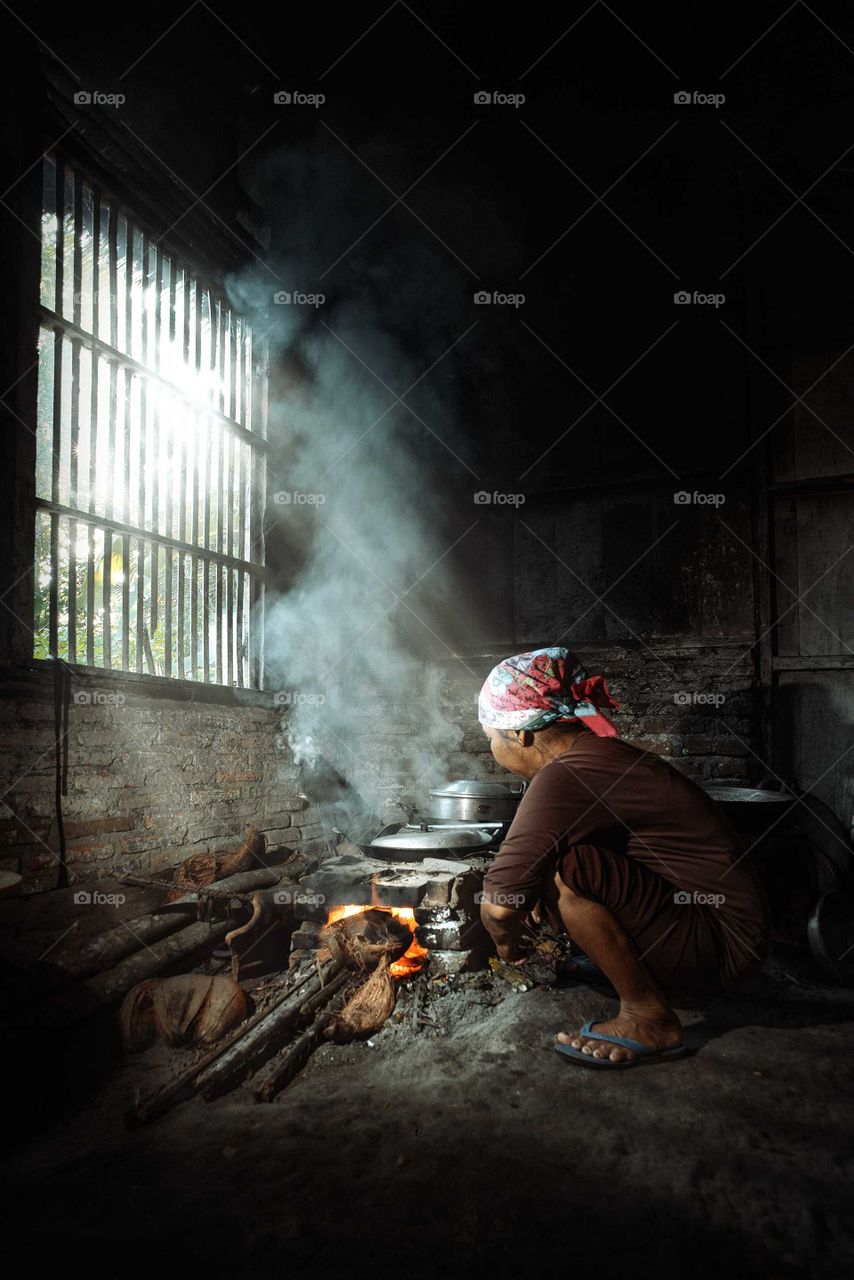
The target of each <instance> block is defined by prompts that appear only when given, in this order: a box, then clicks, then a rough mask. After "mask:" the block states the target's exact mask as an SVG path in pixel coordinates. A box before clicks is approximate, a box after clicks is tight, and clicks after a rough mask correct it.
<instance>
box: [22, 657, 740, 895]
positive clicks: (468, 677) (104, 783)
mask: <svg viewBox="0 0 854 1280" xmlns="http://www.w3.org/2000/svg"><path fill="white" fill-rule="evenodd" d="M502 656H504V654H503V652H502V653H498V652H495V653H491V654H480V655H477V656H475V657H467V658H466V659H465V664H463V663H462V662H461V661H457V660H453V659H450V658H449V659H448V660H447V661H441V662H437V663H435V664H434V666H433V668H432V669H431V670H430V671H429V672H428V673H427V674H426V676H425V686H424V687H425V689H426V690H427V692H428V695H429V699H432V700H434V701H435V703H436V705H437V708H438V720H439V736H438V741H439V743H440V748H441V749H440V760H441V761H442V762H443V764H444V768H445V774H446V777H447V778H460V777H488V776H497V777H500V778H502V779H504V780H509V775H507V774H505V772H504V771H503V770H500V769H498V766H497V765H496V764H495V762H494V761H493V759H492V756H491V755H490V753H489V750H488V746H487V741H486V738H485V737H484V735H483V732H482V730H481V729H480V726H479V725H478V722H477V715H476V710H475V699H476V695H477V691H478V688H479V686H480V683H481V681H482V680H483V677H484V676H485V675H486V673H487V671H488V670H489V668H490V667H491V666H492V665H493V664H494V662H495V661H496V660H497V659H498V658H499V657H502ZM582 657H583V659H584V661H585V662H586V663H587V665H588V668H589V670H590V671H601V672H603V673H604V674H605V675H606V677H607V678H608V681H609V686H610V688H611V690H612V692H613V694H614V696H615V697H616V699H617V700H618V702H620V703H621V706H622V710H621V712H620V713H619V714H618V715H615V720H616V722H617V724H618V726H619V729H620V733H621V735H622V736H623V737H625V738H627V739H628V740H629V741H631V742H635V743H637V744H638V745H640V746H643V747H645V748H646V749H647V750H650V751H655V752H657V753H659V754H660V755H663V756H666V757H667V758H668V759H670V760H672V762H673V763H674V765H676V767H677V768H679V769H681V770H683V771H684V772H685V773H687V774H688V775H689V776H691V777H693V778H696V779H697V780H699V781H713V782H721V783H734V784H738V783H744V782H749V781H753V782H755V781H757V780H758V778H759V776H760V775H761V773H762V768H761V765H760V764H759V762H758V760H756V758H755V757H754V756H753V755H752V754H751V747H752V745H753V714H754V712H753V692H752V686H753V671H752V665H751V660H750V657H749V653H748V652H747V651H746V650H745V649H744V647H743V646H741V647H737V646H712V645H706V646H700V645H698V646H684V645H682V646H672V647H670V648H667V647H661V646H659V647H657V648H656V649H655V650H654V651H650V652H647V651H646V650H641V649H634V650H628V649H624V648H617V647H608V648H603V649H601V650H596V651H593V650H584V651H583V654H582ZM74 690H75V691H76V693H77V694H78V695H80V694H82V695H84V696H86V695H88V696H89V697H90V699H91V700H90V701H88V702H79V701H72V705H71V709H70V732H69V739H68V743H69V752H68V756H69V775H68V795H67V796H66V798H65V800H64V805H63V808H64V814H65V829H66V837H67V849H68V862H69V867H70V869H71V871H72V873H73V876H74V877H76V878H79V879H87V878H89V879H91V878H94V877H97V876H100V875H104V874H106V873H107V872H108V871H109V869H110V868H111V867H113V866H115V865H116V863H123V864H125V865H134V866H136V867H137V868H138V869H139V870H141V871H154V870H157V869H158V868H162V867H164V866H168V865H170V864H172V863H174V862H176V861H179V860H181V859H182V858H184V857H187V856H189V854H191V853H195V852H198V851H200V850H209V849H234V848H236V847H237V845H238V844H239V841H240V836H241V832H242V830H243V828H244V826H245V825H246V823H247V822H255V823H256V824H257V825H258V826H259V827H260V828H261V829H262V830H263V831H265V832H266V834H267V837H268V839H269V841H270V843H271V844H290V845H294V846H300V847H303V848H305V847H310V846H311V845H312V843H313V842H315V841H318V840H320V839H321V838H322V836H323V825H322V823H321V821H320V816H321V815H320V814H319V813H318V812H317V810H316V809H315V808H314V807H313V806H312V805H309V804H308V803H307V801H306V800H304V799H303V798H302V797H301V796H300V795H299V784H298V779H297V772H298V771H297V768H296V766H295V765H294V763H293V760H292V758H291V756H290V753H289V750H288V747H287V745H286V743H285V741H284V739H283V735H282V733H281V723H280V714H281V713H280V711H279V710H278V709H275V708H273V707H271V706H269V705H264V704H265V702H266V701H268V700H267V699H265V697H264V695H258V694H246V695H240V694H239V693H238V692H237V691H234V693H233V695H232V692H231V691H226V696H227V697H228V698H229V699H230V702H229V704H228V705H226V704H223V703H217V702H211V701H200V700H198V701H197V700H192V701H189V700H188V699H190V698H193V699H196V698H198V699H201V698H202V697H205V698H206V699H207V698H210V697H211V696H212V695H211V694H210V691H207V690H199V691H198V693H196V692H195V691H188V690H187V689H186V687H183V688H181V689H179V688H175V687H173V689H172V690H171V691H170V692H171V696H164V690H163V689H162V687H159V686H158V688H157V689H155V690H152V686H150V685H149V686H147V685H146V682H144V681H143V682H139V681H137V682H134V681H124V680H121V681H109V680H107V679H101V680H98V679H97V678H95V677H92V678H90V679H86V678H83V677H81V678H80V679H79V680H75V682H74ZM710 694H714V695H720V696H722V697H723V698H724V701H723V703H722V704H720V705H714V704H713V703H711V702H709V701H697V700H696V699H695V695H699V697H700V698H701V699H703V698H706V699H707V698H708V696H709V695H710ZM105 695H106V697H105ZM116 695H120V698H123V699H124V701H119V700H118V698H117V697H116ZM214 696H216V695H214ZM219 696H222V695H221V694H220V695H219ZM241 696H242V697H244V698H245V699H246V701H247V702H249V703H251V704H252V705H242V706H241V705H237V703H236V702H235V701H234V699H237V698H239V697H241ZM353 697H354V711H355V716H354V719H355V722H356V723H357V724H358V725H359V726H360V727H359V730H358V731H357V732H356V733H355V734H354V738H353V742H352V744H350V749H349V750H348V751H347V753H346V757H345V758H344V759H338V760H336V761H335V763H336V764H337V765H338V767H339V768H340V770H341V772H342V773H343V774H344V776H345V777H347V779H348V780H349V781H350V782H352V783H353V785H354V786H355V787H356V788H357V790H359V791H360V792H361V794H362V796H363V798H364V799H365V800H366V801H367V802H368V803H369V805H371V806H374V807H375V810H376V818H377V825H380V823H381V822H383V821H390V820H392V819H399V818H400V816H401V813H400V810H399V809H398V808H397V806H396V804H395V800H396V798H398V797H403V798H404V799H407V800H414V801H415V802H416V803H422V804H426V787H425V786H424V785H423V784H421V785H413V781H414V780H415V779H417V777H418V773H419V768H420V766H423V763H424V760H423V749H424V741H425V732H424V726H423V724H422V723H421V722H420V721H419V718H418V716H417V715H414V714H413V711H412V703H411V699H410V698H409V697H408V695H407V693H406V692H405V691H403V692H397V693H395V694H393V695H390V694H389V691H388V690H386V689H382V688H377V687H370V688H369V687H366V686H365V687H362V688H358V689H356V690H354V691H353ZM180 698H183V699H184V700H183V701H182V700H180ZM677 698H679V699H680V701H679V702H677V701H676V699H677ZM99 699H100V701H99ZM686 699H687V701H686ZM0 726H2V734H0V741H2V748H0V793H3V800H4V804H5V809H4V810H3V811H2V812H0V845H2V855H0V865H2V866H3V867H5V868H6V869H8V870H15V871H19V872H21V873H22V874H23V875H24V878H25V884H26V888H27V890H28V891H34V890H39V889H46V888H51V887H53V886H54V885H55V883H56V872H57V861H56V856H55V854H56V850H57V847H58V846H57V838H56V824H55V819H54V803H53V792H54V752H53V694H52V683H51V679H50V677H49V675H48V676H45V675H44V674H42V673H39V674H38V675H34V674H30V675H27V676H19V677H14V678H12V677H8V678H7V679H5V680H3V681H0ZM436 733H437V730H436V728H435V726H434V738H435V737H436ZM425 811H426V810H425Z"/></svg>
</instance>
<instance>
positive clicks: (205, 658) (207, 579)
mask: <svg viewBox="0 0 854 1280" xmlns="http://www.w3.org/2000/svg"><path fill="white" fill-rule="evenodd" d="M202 576H203V580H204V581H203V588H204V601H203V604H204V607H203V610H202V617H203V630H202V664H203V666H204V671H205V683H206V684H210V679H211V628H210V617H211V610H210V598H211V562H210V560H209V559H208V557H207V556H205V560H204V573H203V575H202Z"/></svg>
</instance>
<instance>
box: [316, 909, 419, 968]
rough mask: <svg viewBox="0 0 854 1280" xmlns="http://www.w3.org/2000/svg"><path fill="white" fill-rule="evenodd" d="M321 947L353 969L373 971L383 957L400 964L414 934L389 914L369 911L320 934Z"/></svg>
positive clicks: (340, 922)
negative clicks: (399, 961)
mask: <svg viewBox="0 0 854 1280" xmlns="http://www.w3.org/2000/svg"><path fill="white" fill-rule="evenodd" d="M320 941H321V943H322V944H323V945H324V946H326V947H328V948H329V950H330V952H331V953H332V955H333V956H335V958H336V959H340V960H343V961H344V962H345V963H346V964H348V965H349V966H350V967H351V968H353V969H372V968H373V967H374V965H375V964H377V963H378V962H379V961H380V960H382V959H383V958H384V957H385V958H387V959H389V960H398V959H399V958H400V957H401V956H402V955H403V953H404V952H405V951H408V950H409V947H410V945H411V943H412V930H411V929H410V928H409V926H408V925H406V924H403V923H402V921H400V920H398V919H396V918H395V917H394V916H393V915H392V914H391V913H390V912H388V911H376V910H374V909H373V908H370V907H369V908H367V909H366V910H365V911H360V912H359V913H358V914H357V915H352V916H345V917H344V918H343V919H342V920H336V921H335V922H334V924H327V925H324V927H323V928H322V929H321V931H320Z"/></svg>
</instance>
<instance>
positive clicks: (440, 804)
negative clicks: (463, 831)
mask: <svg viewBox="0 0 854 1280" xmlns="http://www.w3.org/2000/svg"><path fill="white" fill-rule="evenodd" d="M526 785H527V784H526V783H525V782H522V783H520V784H519V787H518V789H515V790H514V789H511V788H510V787H506V786H505V785H504V783H503V782H481V781H479V780H468V779H460V780H458V781H457V782H448V783H445V785H444V786H441V787H433V789H432V790H431V791H430V800H431V806H430V808H431V814H430V816H431V818H436V819H438V820H439V821H446V820H450V821H452V822H511V821H512V819H513V816H514V814H515V813H516V806H517V805H518V803H519V800H520V799H521V796H522V794H523V792H524V790H525V786H526Z"/></svg>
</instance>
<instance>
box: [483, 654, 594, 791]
mask: <svg viewBox="0 0 854 1280" xmlns="http://www.w3.org/2000/svg"><path fill="white" fill-rule="evenodd" d="M617 706H618V704H617V703H616V702H615V701H614V699H613V698H612V697H611V695H610V693H609V692H608V686H607V685H606V683H605V681H604V679H603V678H602V676H588V674H587V672H586V671H585V669H584V667H582V665H581V663H580V662H579V660H578V658H577V657H576V656H575V654H574V653H571V652H570V650H569V649H562V648H557V647H555V648H549V649H534V650H532V651H531V652H530V653H520V654H517V655H516V656H515V657H512V658H505V659H504V661H503V662H499V664H498V666H496V667H493V669H492V671H490V673H489V675H488V676H487V678H486V680H485V681H484V683H483V687H482V689H481V691H480V696H479V698H478V718H479V720H480V723H481V724H482V725H483V728H484V731H485V733H486V735H487V737H488V738H489V740H490V746H491V747H492V754H493V756H494V757H495V759H496V761H497V762H498V763H499V764H501V765H503V767H504V768H507V769H511V770H512V771H513V772H514V773H521V774H522V775H523V776H525V777H531V776H533V773H535V772H536V771H537V769H538V768H540V767H541V766H542V764H543V763H545V756H546V755H548V757H549V758H551V757H552V756H553V755H554V754H556V753H557V752H559V751H560V750H567V749H568V747H569V745H570V744H569V741H568V740H566V741H565V744H564V740H565V739H567V735H568V734H572V733H575V732H577V731H579V730H581V731H582V732H583V731H584V728H586V729H589V730H591V731H592V732H593V733H595V734H597V735H598V736H600V737H609V738H613V737H616V735H617V730H616V729H615V728H614V726H613V725H612V724H611V721H610V720H608V719H607V717H606V716H604V715H602V714H601V711H600V708H602V707H617ZM537 760H539V763H536V761H537ZM511 761H512V763H510V762H511Z"/></svg>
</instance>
